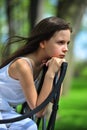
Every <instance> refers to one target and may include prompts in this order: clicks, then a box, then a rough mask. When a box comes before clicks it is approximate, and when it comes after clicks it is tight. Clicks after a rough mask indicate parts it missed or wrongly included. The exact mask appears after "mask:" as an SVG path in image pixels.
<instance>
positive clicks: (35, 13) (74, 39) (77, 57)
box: [0, 0, 87, 130]
mask: <svg viewBox="0 0 87 130" xmlns="http://www.w3.org/2000/svg"><path fill="white" fill-rule="evenodd" d="M49 16H58V17H61V18H64V19H65V20H67V21H69V22H70V23H71V26H72V28H73V33H72V36H71V43H70V45H69V53H68V54H67V57H66V59H67V61H68V69H67V73H66V77H65V79H64V89H63V94H62V96H61V100H60V102H59V110H58V114H57V118H56V125H55V130H87V101H86V100H87V0H82V1H81V0H73V1H70V0H0V64H1V62H2V60H3V59H5V58H7V57H8V56H9V55H10V54H11V53H12V52H13V51H14V50H15V49H17V48H18V47H19V46H20V45H19V44H16V45H10V46H9V47H8V48H7V50H6V52H5V54H4V55H2V50H3V48H4V46H5V45H6V44H7V43H6V40H7V38H8V37H10V36H13V35H19V36H25V37H28V36H29V34H30V31H31V30H32V28H33V26H34V25H35V24H36V23H37V22H38V21H40V20H41V19H43V18H45V17H49Z"/></svg>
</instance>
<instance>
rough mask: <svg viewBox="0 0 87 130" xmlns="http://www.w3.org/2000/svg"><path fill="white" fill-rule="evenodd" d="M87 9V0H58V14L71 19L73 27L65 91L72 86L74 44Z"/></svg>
mask: <svg viewBox="0 0 87 130" xmlns="http://www.w3.org/2000/svg"><path fill="white" fill-rule="evenodd" d="M86 9H87V0H83V1H79V0H73V1H69V0H58V7H57V16H59V17H61V18H64V19H65V20H67V21H70V23H71V25H72V27H73V33H72V40H71V42H72V43H71V44H70V45H69V47H70V48H69V52H68V54H67V59H68V61H69V66H68V70H67V75H66V78H65V81H64V93H67V92H68V91H69V88H70V83H71V79H72V75H73V69H74V65H75V62H74V59H73V46H74V39H75V36H76V34H77V33H78V31H79V30H80V27H81V21H82V17H83V14H84V12H85V10H86Z"/></svg>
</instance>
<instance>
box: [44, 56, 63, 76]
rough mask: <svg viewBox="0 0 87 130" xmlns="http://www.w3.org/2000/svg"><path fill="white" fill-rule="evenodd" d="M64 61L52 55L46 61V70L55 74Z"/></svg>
mask: <svg viewBox="0 0 87 130" xmlns="http://www.w3.org/2000/svg"><path fill="white" fill-rule="evenodd" d="M63 62H65V59H60V58H56V57H52V58H51V59H50V60H48V61H47V63H46V66H47V67H48V72H49V73H50V74H51V75H53V76H55V73H56V72H58V71H59V70H60V68H61V64H62V63H63Z"/></svg>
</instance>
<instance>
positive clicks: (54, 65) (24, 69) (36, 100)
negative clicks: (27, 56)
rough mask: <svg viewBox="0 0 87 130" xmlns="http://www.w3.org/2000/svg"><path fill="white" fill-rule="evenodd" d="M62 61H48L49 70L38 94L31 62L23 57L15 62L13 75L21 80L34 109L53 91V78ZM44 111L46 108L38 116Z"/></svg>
mask: <svg viewBox="0 0 87 130" xmlns="http://www.w3.org/2000/svg"><path fill="white" fill-rule="evenodd" d="M61 63H62V61H60V60H57V58H53V59H52V60H50V61H48V63H47V66H48V70H47V72H46V75H45V79H44V82H43V85H42V89H41V92H40V94H39V96H38V94H37V91H36V88H35V84H34V78H33V74H32V71H31V68H30V67H29V64H27V63H26V61H25V60H23V59H19V60H17V61H16V62H15V64H14V70H15V73H14V74H13V75H14V77H16V78H17V79H18V80H19V81H20V84H21V86H22V89H23V92H24V94H25V97H26V100H27V103H28V105H29V107H30V108H31V109H34V108H35V107H37V106H38V105H40V104H41V103H42V102H43V101H44V100H45V99H46V98H47V97H48V95H49V93H50V92H51V91H52V86H53V79H54V76H55V73H56V72H57V71H58V70H59V68H60V65H61ZM43 111H44V110H42V111H41V112H40V113H38V116H40V115H41V114H42V115H43Z"/></svg>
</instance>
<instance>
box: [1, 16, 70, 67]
mask: <svg viewBox="0 0 87 130" xmlns="http://www.w3.org/2000/svg"><path fill="white" fill-rule="evenodd" d="M67 29H69V30H70V32H72V28H71V27H70V24H69V23H67V22H66V21H65V20H63V19H61V18H58V17H56V16H52V17H48V18H45V19H43V20H42V21H40V22H39V23H38V24H37V25H36V26H35V27H34V28H33V30H32V31H31V34H30V36H29V37H28V38H25V37H20V36H13V37H12V38H10V40H9V41H12V39H14V40H13V42H10V43H9V44H12V43H15V42H18V41H21V42H22V41H24V42H25V44H24V45H23V46H22V47H21V48H20V49H18V50H17V51H16V52H15V53H14V54H13V55H11V56H10V58H8V59H7V60H6V61H5V62H4V63H2V65H1V66H0V68H2V67H4V66H5V65H7V64H8V63H9V62H11V61H12V60H13V59H15V58H17V57H21V56H24V55H27V54H29V53H32V52H34V51H36V50H37V49H38V48H39V45H40V42H41V41H43V40H49V39H50V38H51V37H52V36H53V34H54V33H55V32H56V31H60V30H67Z"/></svg>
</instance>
